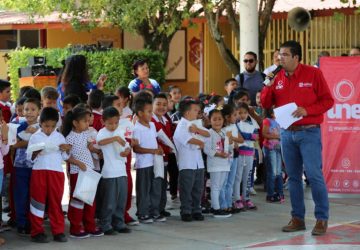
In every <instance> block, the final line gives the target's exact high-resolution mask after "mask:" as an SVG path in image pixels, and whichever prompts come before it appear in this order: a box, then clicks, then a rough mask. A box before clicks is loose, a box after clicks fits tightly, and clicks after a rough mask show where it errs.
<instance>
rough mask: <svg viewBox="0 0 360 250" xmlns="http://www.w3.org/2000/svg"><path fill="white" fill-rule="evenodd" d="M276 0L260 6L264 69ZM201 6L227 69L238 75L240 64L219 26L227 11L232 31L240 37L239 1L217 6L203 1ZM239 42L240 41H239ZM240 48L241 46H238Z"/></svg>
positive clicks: (229, 0)
mask: <svg viewBox="0 0 360 250" xmlns="http://www.w3.org/2000/svg"><path fill="white" fill-rule="evenodd" d="M275 1H276V0H261V1H260V4H259V62H260V64H259V66H260V69H262V68H263V66H264V63H263V60H264V53H263V49H264V45H265V37H266V32H267V29H268V26H269V23H270V20H271V13H272V10H273V8H274V4H275ZM201 4H202V6H203V8H204V11H205V17H206V19H207V23H208V25H209V29H210V33H211V36H212V37H213V38H214V41H215V43H216V45H217V47H218V49H219V53H220V55H221V57H222V58H223V59H224V61H225V63H226V65H227V67H228V68H229V70H230V71H231V72H232V73H233V74H235V75H236V74H238V73H239V71H240V64H239V61H238V60H237V59H236V57H235V56H234V55H233V53H232V51H231V49H230V48H228V46H227V45H226V43H225V41H224V39H223V37H222V32H221V29H220V26H219V18H220V17H221V15H222V14H223V12H224V11H226V16H227V19H228V21H229V23H230V26H231V29H232V31H233V32H234V34H235V36H236V37H240V31H239V16H238V15H237V14H236V11H235V6H236V4H237V1H236V0H235V1H234V0H221V1H217V2H216V4H214V3H213V1H211V0H201ZM237 41H238V42H239V39H238V40H237ZM238 46H239V44H238Z"/></svg>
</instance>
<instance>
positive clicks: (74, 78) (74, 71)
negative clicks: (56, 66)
mask: <svg viewBox="0 0 360 250" xmlns="http://www.w3.org/2000/svg"><path fill="white" fill-rule="evenodd" d="M106 79H107V77H106V75H104V74H102V75H101V76H100V77H99V79H98V81H97V83H96V85H95V84H93V83H92V82H90V77H89V73H88V67H87V63H86V57H85V56H84V55H72V56H70V57H69V58H67V59H66V63H65V67H64V71H63V73H62V76H61V83H60V84H59V85H58V87H57V90H58V93H59V99H58V108H59V111H60V112H61V113H62V101H63V100H64V97H65V96H67V95H68V94H76V95H77V96H79V97H80V99H81V101H82V102H86V101H87V99H88V93H89V92H90V91H91V90H93V89H100V90H102V89H103V87H104V84H105V81H106Z"/></svg>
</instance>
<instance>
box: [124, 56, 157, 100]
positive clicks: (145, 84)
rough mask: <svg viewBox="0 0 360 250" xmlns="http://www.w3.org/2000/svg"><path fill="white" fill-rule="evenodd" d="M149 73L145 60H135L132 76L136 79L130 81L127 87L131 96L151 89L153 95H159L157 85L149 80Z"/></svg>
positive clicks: (154, 81) (152, 80)
mask: <svg viewBox="0 0 360 250" xmlns="http://www.w3.org/2000/svg"><path fill="white" fill-rule="evenodd" d="M149 73H150V72H149V66H148V64H147V61H146V60H137V61H135V62H134V64H133V74H134V75H135V77H136V78H135V79H134V80H132V81H131V82H130V83H129V86H128V88H129V89H130V91H131V93H132V94H133V95H136V94H137V93H138V92H139V91H140V90H143V89H151V90H152V91H153V93H154V94H155V95H156V94H159V93H160V91H161V89H160V85H159V83H158V82H157V81H156V80H154V79H151V78H149Z"/></svg>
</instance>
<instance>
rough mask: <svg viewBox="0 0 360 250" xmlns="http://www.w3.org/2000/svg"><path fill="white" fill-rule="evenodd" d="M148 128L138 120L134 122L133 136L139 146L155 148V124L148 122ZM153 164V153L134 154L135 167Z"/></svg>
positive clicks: (156, 145)
mask: <svg viewBox="0 0 360 250" xmlns="http://www.w3.org/2000/svg"><path fill="white" fill-rule="evenodd" d="M149 125H150V128H149V127H146V126H144V125H142V124H141V123H140V122H139V121H137V122H136V123H135V127H134V132H133V138H135V139H137V140H139V143H140V145H139V146H140V147H142V148H147V149H157V148H158V143H157V140H156V138H157V133H156V128H155V124H154V123H153V122H150V123H149ZM152 166H154V155H153V154H138V153H137V154H136V161H135V168H136V169H140V168H148V167H152Z"/></svg>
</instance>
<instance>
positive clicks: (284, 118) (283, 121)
mask: <svg viewBox="0 0 360 250" xmlns="http://www.w3.org/2000/svg"><path fill="white" fill-rule="evenodd" d="M297 108H298V106H297V105H296V103H295V102H292V103H288V104H286V105H284V106H281V107H278V108H275V109H274V114H275V120H276V122H277V123H279V125H280V127H281V128H284V129H287V128H288V127H290V125H291V124H293V123H294V122H296V121H298V120H301V119H302V117H298V118H296V117H294V116H293V115H292V113H294V112H295V110H297Z"/></svg>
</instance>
